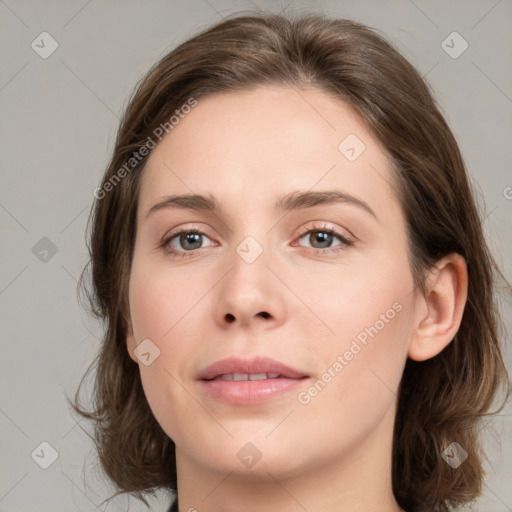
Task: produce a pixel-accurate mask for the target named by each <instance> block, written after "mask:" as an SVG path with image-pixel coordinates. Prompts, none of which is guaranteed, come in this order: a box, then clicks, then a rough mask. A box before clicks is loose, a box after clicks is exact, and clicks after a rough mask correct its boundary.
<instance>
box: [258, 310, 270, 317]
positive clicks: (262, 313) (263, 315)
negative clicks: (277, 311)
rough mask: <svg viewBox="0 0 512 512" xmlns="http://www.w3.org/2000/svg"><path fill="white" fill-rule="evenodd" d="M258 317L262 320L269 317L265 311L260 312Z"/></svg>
mask: <svg viewBox="0 0 512 512" xmlns="http://www.w3.org/2000/svg"><path fill="white" fill-rule="evenodd" d="M258 315H260V316H262V317H263V318H269V317H270V315H269V314H268V313H267V312H266V311H262V312H261V313H258Z"/></svg>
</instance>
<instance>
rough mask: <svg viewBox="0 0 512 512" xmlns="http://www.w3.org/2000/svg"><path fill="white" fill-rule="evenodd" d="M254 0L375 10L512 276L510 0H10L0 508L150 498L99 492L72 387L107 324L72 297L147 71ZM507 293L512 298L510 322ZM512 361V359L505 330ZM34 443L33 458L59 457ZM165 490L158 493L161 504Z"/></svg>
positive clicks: (506, 438)
mask: <svg viewBox="0 0 512 512" xmlns="http://www.w3.org/2000/svg"><path fill="white" fill-rule="evenodd" d="M258 7H260V8H264V9H267V10H271V11H275V12H278V11H280V10H282V9H283V8H284V9H286V11H288V12H310V11H324V12H325V13H326V14H327V15H328V16H339V17H348V18H353V19H355V20H358V21H361V22H363V23H366V24H368V25H370V26H372V27H374V28H377V29H379V30H381V31H382V33H383V34H384V35H386V36H387V37H388V38H389V39H390V40H391V41H392V42H394V43H395V44H396V45H397V46H398V48H399V49H400V50H401V51H402V52H403V53H404V54H405V56H406V57H407V58H409V60H410V61H411V62H412V63H413V64H414V65H415V66H416V67H417V68H418V69H419V70H420V71H421V73H422V74H424V75H425V76H426V78H427V80H428V82H429V83H430V84H431V85H432V87H433V88H434V90H435V93H436V96H437V98H438V100H439V102H440V104H441V106H442V109H443V112H444V114H445V116H446V118H447V120H448V122H449V124H450V126H451V127H452V129H453V131H454V133H455V135H456V137H457V139H458V141H459V143H460V147H461V150H462V152H463V155H464V157H465V160H466V162H467V165H468V170H469V172H470V174H471V176H472V178H473V180H474V181H475V185H476V186H477V187H478V189H479V190H480V195H481V199H482V202H483V201H485V204H486V206H485V207H484V206H482V208H483V210H482V211H483V212H484V217H485V221H484V226H485V230H486V232H487V234H488V237H489V240H490V243H491V247H492V248H493V250H494V251H495V254H496V257H497V258H498V261H500V262H501V263H502V265H503V268H504V270H505V272H506V274H507V276H508V277H509V279H510V277H511V275H512V272H511V270H512V265H511V263H512V189H510V188H507V187H512V173H511V168H512V165H511V164H512V150H511V141H512V65H511V64H512V30H511V28H512V24H511V22H512V2H511V1H510V0H479V1H476V0H473V1H463V0H458V1H449V2H446V1H420V0H415V1H412V0H386V1H381V2H378V1H377V0H374V1H370V0H366V1H348V0H347V1H345V0H339V1H318V2H313V1H309V2H308V1H300V0H295V1H290V0H287V1H286V2H271V1H261V0H259V1H258V0H254V1H252V2H251V1H242V0H240V1H231V2H228V1H224V0H191V1H188V2H177V1H163V0H153V1H151V2H143V1H135V0H131V1H123V2H122V1H120V0H117V1H106V2H100V1H99V0H89V1H69V0H68V1H63V0H62V1H51V2H49V1H48V2H35V1H27V0H19V1H15V0H0V38H1V58H2V66H1V69H0V102H1V108H2V114H1V118H0V119H1V121H0V155H1V162H2V170H1V187H0V230H1V245H2V251H1V262H0V315H1V328H2V345H1V348H2V350H1V357H0V433H1V436H0V443H1V444H0V447H1V448H0V449H1V454H0V461H1V462H0V512H29V511H36V510H37V511H38V512H45V511H53V512H59V511H70V510H82V511H89V510H90V511H93V510H107V511H113V510H128V508H129V509H130V510H133V511H137V510H145V507H144V506H143V505H142V504H141V503H140V502H138V501H137V500H135V499H128V498H126V497H120V498H118V499H115V500H113V501H111V502H110V503H109V504H108V505H105V504H103V505H102V504H101V501H102V500H103V499H105V498H107V497H108V496H109V492H110V491H111V490H112V489H111V488H110V487H109V485H108V484H107V483H106V482H105V479H104V478H102V476H101V473H99V472H98V471H97V470H95V467H96V459H95V454H94V451H93V447H92V444H91V443H90V441H89V439H88V438H87V436H86V435H85V434H84V432H82V430H81V429H80V428H79V427H77V425H76V423H75V420H74V419H73V418H72V417H71V415H70V412H69V410H68V407H67V404H66V401H65V397H64V393H67V394H68V395H71V394H72V393H73V392H74V390H75V388H76V386H77V384H78V382H79V379H80V377H81V376H82V375H83V373H84V371H85V369H86V368H87V366H88V364H89V363H90V361H91V360H92V358H93V356H94V354H95V353H96V350H97V348H98V340H99V336H100V334H101V328H100V326H98V325H96V324H95V323H94V322H93V321H92V320H91V319H90V318H89V317H88V316H87V314H86V313H85V312H84V311H83V310H82V309H81V308H80V305H79V304H78V303H77V300H76V279H77V277H78V275H79V273H80V271H81V270H82V268H83V266H84V265H85V263H86V261H87V252H86V246H85V240H84V233H85V226H86V220H87V216H88V213H89V210H90V207H91V205H92V201H93V190H94V188H95V187H96V186H98V184H99V181H100V177H101V175H102V173H103V171H104V169H105V168H106V165H107V163H108V159H109V156H110V153H111V150H112V147H113V143H114V138H115V133H116V129H117V125H118V118H119V115H120V113H121V110H122V107H123V106H124V105H125V104H126V102H127V100H128V96H129V94H130V93H131V91H132V89H133V87H134V85H135V83H136V81H137V80H138V79H139V78H140V77H141V76H142V75H143V74H144V73H145V72H146V71H147V70H148V68H149V67H150V66H151V65H152V64H153V63H154V62H156V61H157V60H158V59H159V58H161V57H162V56H163V55H164V54H165V53H167V52H168V51H169V50H170V49H172V48H173V47H174V46H176V45H177V44H178V43H180V42H181V41H183V40H185V39H187V38H188V37H189V36H190V35H191V34H192V33H195V32H196V31H198V30H199V29H201V28H204V27H206V26H207V25H210V24H211V23H214V22H217V21H220V20H221V19H222V17H224V16H226V15H227V14H228V13H231V12H233V11H240V10H252V9H257V8H258ZM43 31H46V32H49V33H50V34H51V36H52V37H53V38H54V39H55V40H56V41H57V43H58V48H57V50H56V51H55V52H54V53H53V54H52V55H51V56H50V57H48V58H47V59H43V58H41V57H40V56H39V55H38V54H37V53H36V52H35V51H34V50H33V49H32V47H31V43H32V42H33V41H34V40H36V38H37V37H38V36H39V34H41V32H43ZM453 31H457V32H458V33H459V34H461V36H462V37H463V38H464V39H465V40H466V41H467V42H468V44H469V46H468V49H467V50H466V51H465V52H464V53H463V54H462V55H460V56H459V57H458V58H452V57H451V56H450V55H448V54H447V53H446V51H445V50H444V49H443V47H442V46H441V44H442V42H443V40H445V39H446V37H447V36H448V35H449V34H451V33H452V32H453ZM36 42H37V40H36ZM459 43H460V41H459V42H455V43H454V47H455V50H456V49H457V48H459V49H460V46H458V45H459ZM450 44H451V43H450ZM507 191H508V192H507ZM507 197H508V198H507ZM44 237H46V238H47V239H49V240H50V241H51V242H49V241H48V240H46V239H45V240H43V241H41V239H42V238H44ZM34 247H35V248H34ZM45 249H47V250H49V252H48V253H47V254H45V253H44V252H41V251H43V250H45ZM52 249H53V252H55V250H56V252H55V254H53V253H52ZM45 259H46V261H44V260H45ZM510 302H511V301H510V299H509V300H508V303H507V302H505V301H503V302H502V304H503V311H504V315H505V318H506V322H507V326H508V328H509V329H510V323H511V322H510V320H511V318H512V314H511V305H510ZM507 361H508V363H507V364H508V367H509V368H512V364H511V350H510V338H509V340H508V342H507ZM511 409H512V408H511V407H510V404H509V405H508V406H507V408H506V409H505V410H504V411H503V412H502V413H501V415H499V416H498V417H496V418H494V419H493V420H492V421H489V426H490V427H491V428H493V429H494V430H493V431H491V432H490V433H487V434H486V437H485V439H486V446H487V449H488V451H489V455H490V462H489V464H488V465H487V466H486V467H487V468H488V477H487V480H486V484H485V486H484V489H483V491H484V496H483V497H482V498H481V500H479V501H478V503H477V505H476V507H475V510H478V511H488V512H502V511H512V486H511V485H510V482H511V477H512V415H511ZM82 423H83V422H82ZM493 432H494V433H493ZM43 441H46V442H48V443H50V445H51V446H52V447H53V448H54V449H55V450H56V451H57V452H58V458H57V460H56V461H55V462H54V463H53V464H52V465H51V466H50V467H49V468H48V469H42V468H41V467H39V465H38V464H36V462H35V461H34V460H33V459H32V458H31V453H32V452H33V451H34V450H35V449H36V448H37V447H38V446H39V445H40V443H41V442H43ZM38 450H39V451H38ZM38 450H36V453H39V455H40V457H39V459H38V460H40V461H42V460H43V459H44V458H45V457H46V458H47V457H49V451H48V450H47V449H46V452H45V451H44V449H43V452H41V449H40V448H39V449H38ZM42 453H44V456H43V455H42ZM34 458H36V457H34ZM46 460H47V461H48V460H49V459H46ZM168 501H169V497H166V496H165V495H163V494H162V495H159V498H158V499H156V500H154V501H152V510H162V509H163V508H164V507H165V506H166V505H167V503H168Z"/></svg>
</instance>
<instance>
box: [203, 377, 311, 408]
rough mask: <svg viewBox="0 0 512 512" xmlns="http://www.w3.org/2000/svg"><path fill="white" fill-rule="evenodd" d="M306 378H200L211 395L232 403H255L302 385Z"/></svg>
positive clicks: (266, 400)
mask: <svg viewBox="0 0 512 512" xmlns="http://www.w3.org/2000/svg"><path fill="white" fill-rule="evenodd" d="M305 380H308V379H306V378H302V379H286V378H284V377H280V378H278V379H261V380H238V381H237V380H201V381H199V382H200V384H201V386H202V388H203V389H204V390H205V391H206V392H207V393H208V394H210V395H211V396H213V397H214V398H216V399H217V400H221V401H222V402H227V403H230V404H233V405H256V404H261V403H264V402H268V401H270V400H272V399H274V398H276V397H278V396H281V395H283V394H284V393H287V392H291V391H294V390H296V389H297V388H298V387H302V386H303V384H304V381H305Z"/></svg>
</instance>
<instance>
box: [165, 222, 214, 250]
mask: <svg viewBox="0 0 512 512" xmlns="http://www.w3.org/2000/svg"><path fill="white" fill-rule="evenodd" d="M203 238H207V239H208V240H210V238H208V237H207V236H206V235H205V234H204V233H203V232H202V231H200V230H199V229H194V228H191V229H184V230H181V231H178V232H176V233H173V234H171V235H169V236H167V237H165V238H164V240H162V243H161V244H160V245H161V248H162V249H163V250H164V251H165V252H166V253H167V254H170V255H173V256H179V255H181V256H184V257H187V256H192V255H193V254H194V251H197V250H199V249H202V248H203V247H202V243H203Z"/></svg>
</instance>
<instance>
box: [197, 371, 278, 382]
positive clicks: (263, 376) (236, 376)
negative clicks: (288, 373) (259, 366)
mask: <svg viewBox="0 0 512 512" xmlns="http://www.w3.org/2000/svg"><path fill="white" fill-rule="evenodd" d="M279 377H282V375H279V373H224V374H222V375H217V377H214V378H213V379H205V380H236V381H242V380H267V379H278V378H279Z"/></svg>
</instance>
